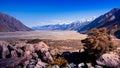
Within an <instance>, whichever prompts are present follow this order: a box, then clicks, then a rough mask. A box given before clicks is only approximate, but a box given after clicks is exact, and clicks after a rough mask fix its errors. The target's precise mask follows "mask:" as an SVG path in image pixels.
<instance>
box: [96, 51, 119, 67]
mask: <svg viewBox="0 0 120 68" xmlns="http://www.w3.org/2000/svg"><path fill="white" fill-rule="evenodd" d="M119 58H120V57H119V55H118V54H117V53H114V52H110V53H106V54H103V55H102V56H101V57H100V58H99V59H97V60H96V62H97V64H98V65H101V66H106V67H111V68H119V67H120V59H119Z"/></svg>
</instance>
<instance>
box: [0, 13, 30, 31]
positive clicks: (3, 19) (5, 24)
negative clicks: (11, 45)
mask: <svg viewBox="0 0 120 68" xmlns="http://www.w3.org/2000/svg"><path fill="white" fill-rule="evenodd" d="M30 30H31V29H30V28H28V27H27V26H25V25H24V24H22V23H21V22H20V21H19V20H17V19H15V18H14V17H12V16H9V15H7V14H4V13H1V12H0V32H14V31H30Z"/></svg>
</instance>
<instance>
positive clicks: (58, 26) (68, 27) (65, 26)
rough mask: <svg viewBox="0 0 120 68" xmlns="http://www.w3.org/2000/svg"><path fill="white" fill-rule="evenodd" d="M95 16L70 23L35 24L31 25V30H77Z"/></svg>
mask: <svg viewBox="0 0 120 68" xmlns="http://www.w3.org/2000/svg"><path fill="white" fill-rule="evenodd" d="M94 19H95V18H91V19H89V20H88V19H86V20H85V21H74V22H72V23H70V24H55V25H44V26H37V27H32V29H33V30H76V31H77V30H79V29H81V28H82V27H83V26H85V25H87V24H88V23H90V22H91V21H92V20H94Z"/></svg>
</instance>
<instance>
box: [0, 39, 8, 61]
mask: <svg viewBox="0 0 120 68" xmlns="http://www.w3.org/2000/svg"><path fill="white" fill-rule="evenodd" d="M8 45H9V43H8V42H6V41H1V40H0V59H1V58H6V56H7V55H8V54H9V50H8V48H7V46H8Z"/></svg>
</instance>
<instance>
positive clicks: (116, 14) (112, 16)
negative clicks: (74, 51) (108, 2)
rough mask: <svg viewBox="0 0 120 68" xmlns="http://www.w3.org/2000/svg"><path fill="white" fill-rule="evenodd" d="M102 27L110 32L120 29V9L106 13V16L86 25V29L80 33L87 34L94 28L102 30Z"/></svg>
mask: <svg viewBox="0 0 120 68" xmlns="http://www.w3.org/2000/svg"><path fill="white" fill-rule="evenodd" d="M102 27H106V28H107V29H108V31H109V32H110V31H111V30H113V29H115V28H117V29H120V9H119V8H114V9H112V10H110V11H109V12H107V13H105V14H104V15H101V16H99V17H98V18H96V19H95V20H94V21H92V22H91V23H89V24H88V25H85V26H84V27H82V28H81V29H79V30H78V32H81V33H86V32H88V31H90V30H91V29H93V28H102Z"/></svg>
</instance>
